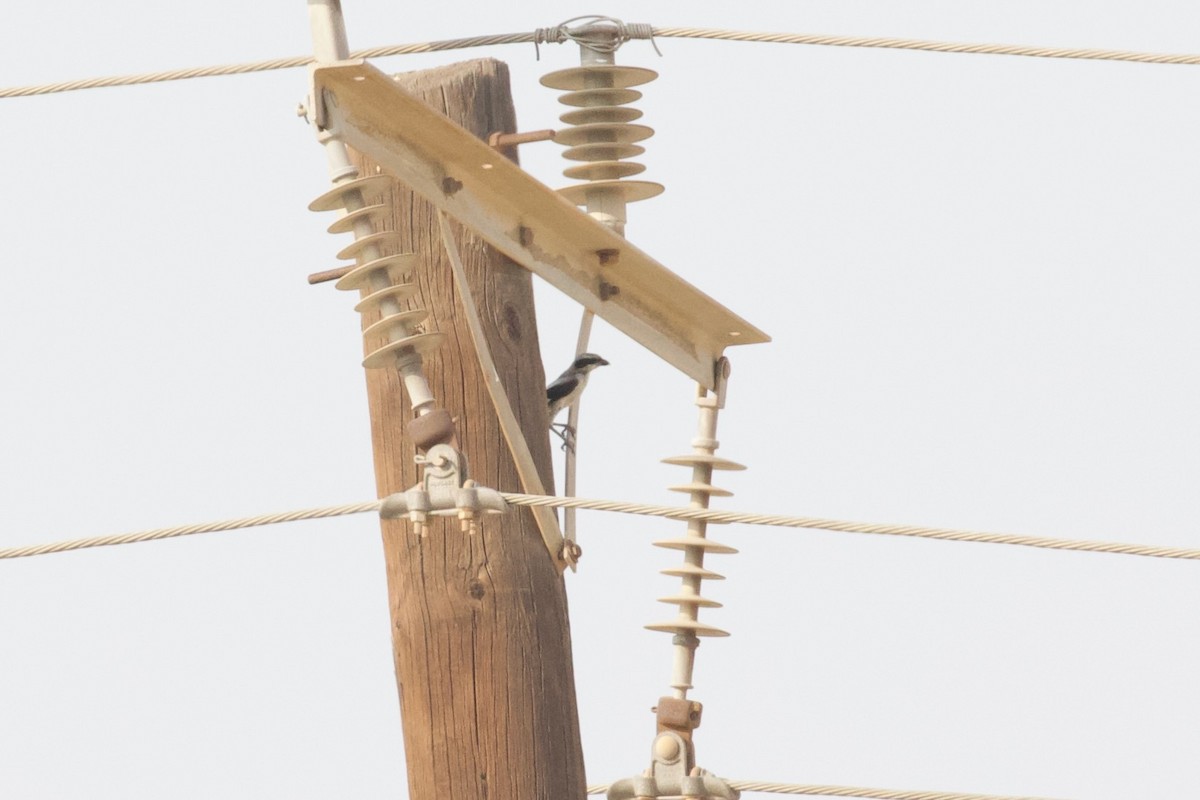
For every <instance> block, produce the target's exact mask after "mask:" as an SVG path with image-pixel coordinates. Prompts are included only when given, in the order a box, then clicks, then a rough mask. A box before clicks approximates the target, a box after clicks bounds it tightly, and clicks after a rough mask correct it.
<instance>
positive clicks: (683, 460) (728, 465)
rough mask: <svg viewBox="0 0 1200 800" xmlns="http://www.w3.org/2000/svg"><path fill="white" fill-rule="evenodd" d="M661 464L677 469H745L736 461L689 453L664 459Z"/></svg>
mask: <svg viewBox="0 0 1200 800" xmlns="http://www.w3.org/2000/svg"><path fill="white" fill-rule="evenodd" d="M662 463H664V464H674V465H676V466H679V467H695V466H701V465H704V466H708V467H711V468H712V469H724V470H734V471H736V470H743V469H745V468H746V467H745V465H743V464H739V463H737V462H736V461H730V460H728V459H725V458H720V457H719V456H710V455H705V454H703V453H689V454H688V455H686V456H671V457H670V458H664V459H663V460H662Z"/></svg>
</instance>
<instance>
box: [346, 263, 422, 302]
mask: <svg viewBox="0 0 1200 800" xmlns="http://www.w3.org/2000/svg"><path fill="white" fill-rule="evenodd" d="M388 258H395V256H388ZM416 293H417V285H416V284H415V283H397V284H394V285H392V286H389V287H387V288H386V289H380V290H379V291H378V292H374V293H372V294H369V295H367V296H366V297H364V298H363V299H362V300H359V301H358V304H357V305H355V306H354V310H355V311H357V312H359V313H360V314H362V313H366V312H368V311H373V310H375V309H376V308H378V307H379V304H380V303H382V302H383V301H384V300H387V299H389V298H390V299H392V300H395V301H396V302H397V303H399V302H402V301H404V300H407V299H408V298H410V297H412V296H413V295H415V294H416Z"/></svg>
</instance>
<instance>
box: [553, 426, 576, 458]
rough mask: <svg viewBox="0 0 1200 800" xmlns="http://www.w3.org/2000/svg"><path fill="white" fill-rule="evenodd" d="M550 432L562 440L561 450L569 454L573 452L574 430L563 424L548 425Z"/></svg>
mask: <svg viewBox="0 0 1200 800" xmlns="http://www.w3.org/2000/svg"><path fill="white" fill-rule="evenodd" d="M550 430H551V431H553V432H554V435H555V436H557V437H558V438H560V439H562V449H563V450H566V451H567V452H569V453H574V452H575V429H574V428H572V427H571V426H570V425H568V424H567V423H565V422H552V423H550Z"/></svg>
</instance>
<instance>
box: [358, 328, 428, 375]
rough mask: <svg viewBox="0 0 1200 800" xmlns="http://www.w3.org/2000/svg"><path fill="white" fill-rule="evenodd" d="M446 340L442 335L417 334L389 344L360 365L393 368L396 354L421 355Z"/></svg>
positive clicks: (371, 367) (369, 367) (370, 367)
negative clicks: (416, 353)
mask: <svg viewBox="0 0 1200 800" xmlns="http://www.w3.org/2000/svg"><path fill="white" fill-rule="evenodd" d="M445 340H446V334H444V333H437V332H434V333H418V334H415V335H413V336H409V337H407V338H404V339H401V340H400V341H397V342H391V343H390V344H386V345H384V346H383V347H381V348H379V349H378V350H376V351H375V352H374V353H371V355H369V356H367V357H366V358H364V359H363V362H362V365H363V366H364V367H366V368H367V369H379V368H381V367H390V366H394V365H395V363H396V354H397V353H399V352H400V351H401V350H414V351H416V352H418V353H420V354H422V355H424V354H425V353H429V352H432V351H434V350H436V349H438V347H440V346H441V344H442V342H444V341H445Z"/></svg>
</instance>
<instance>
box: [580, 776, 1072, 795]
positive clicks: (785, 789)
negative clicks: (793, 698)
mask: <svg viewBox="0 0 1200 800" xmlns="http://www.w3.org/2000/svg"><path fill="white" fill-rule="evenodd" d="M726 783H728V784H729V785H730V786H731V787H732V788H734V789H739V790H741V791H743V792H766V793H770V794H792V795H806V796H808V797H859V798H868V800H1048V799H1047V798H1037V797H1013V796H1010V795H995V794H967V793H963V792H927V791H905V790H900V789H871V788H867V787H863V786H828V785H824V784H812V783H765V782H762V781H726ZM607 791H608V786H607V785H604V784H601V785H596V786H589V787H587V793H588V794H604V793H605V792H607Z"/></svg>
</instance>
